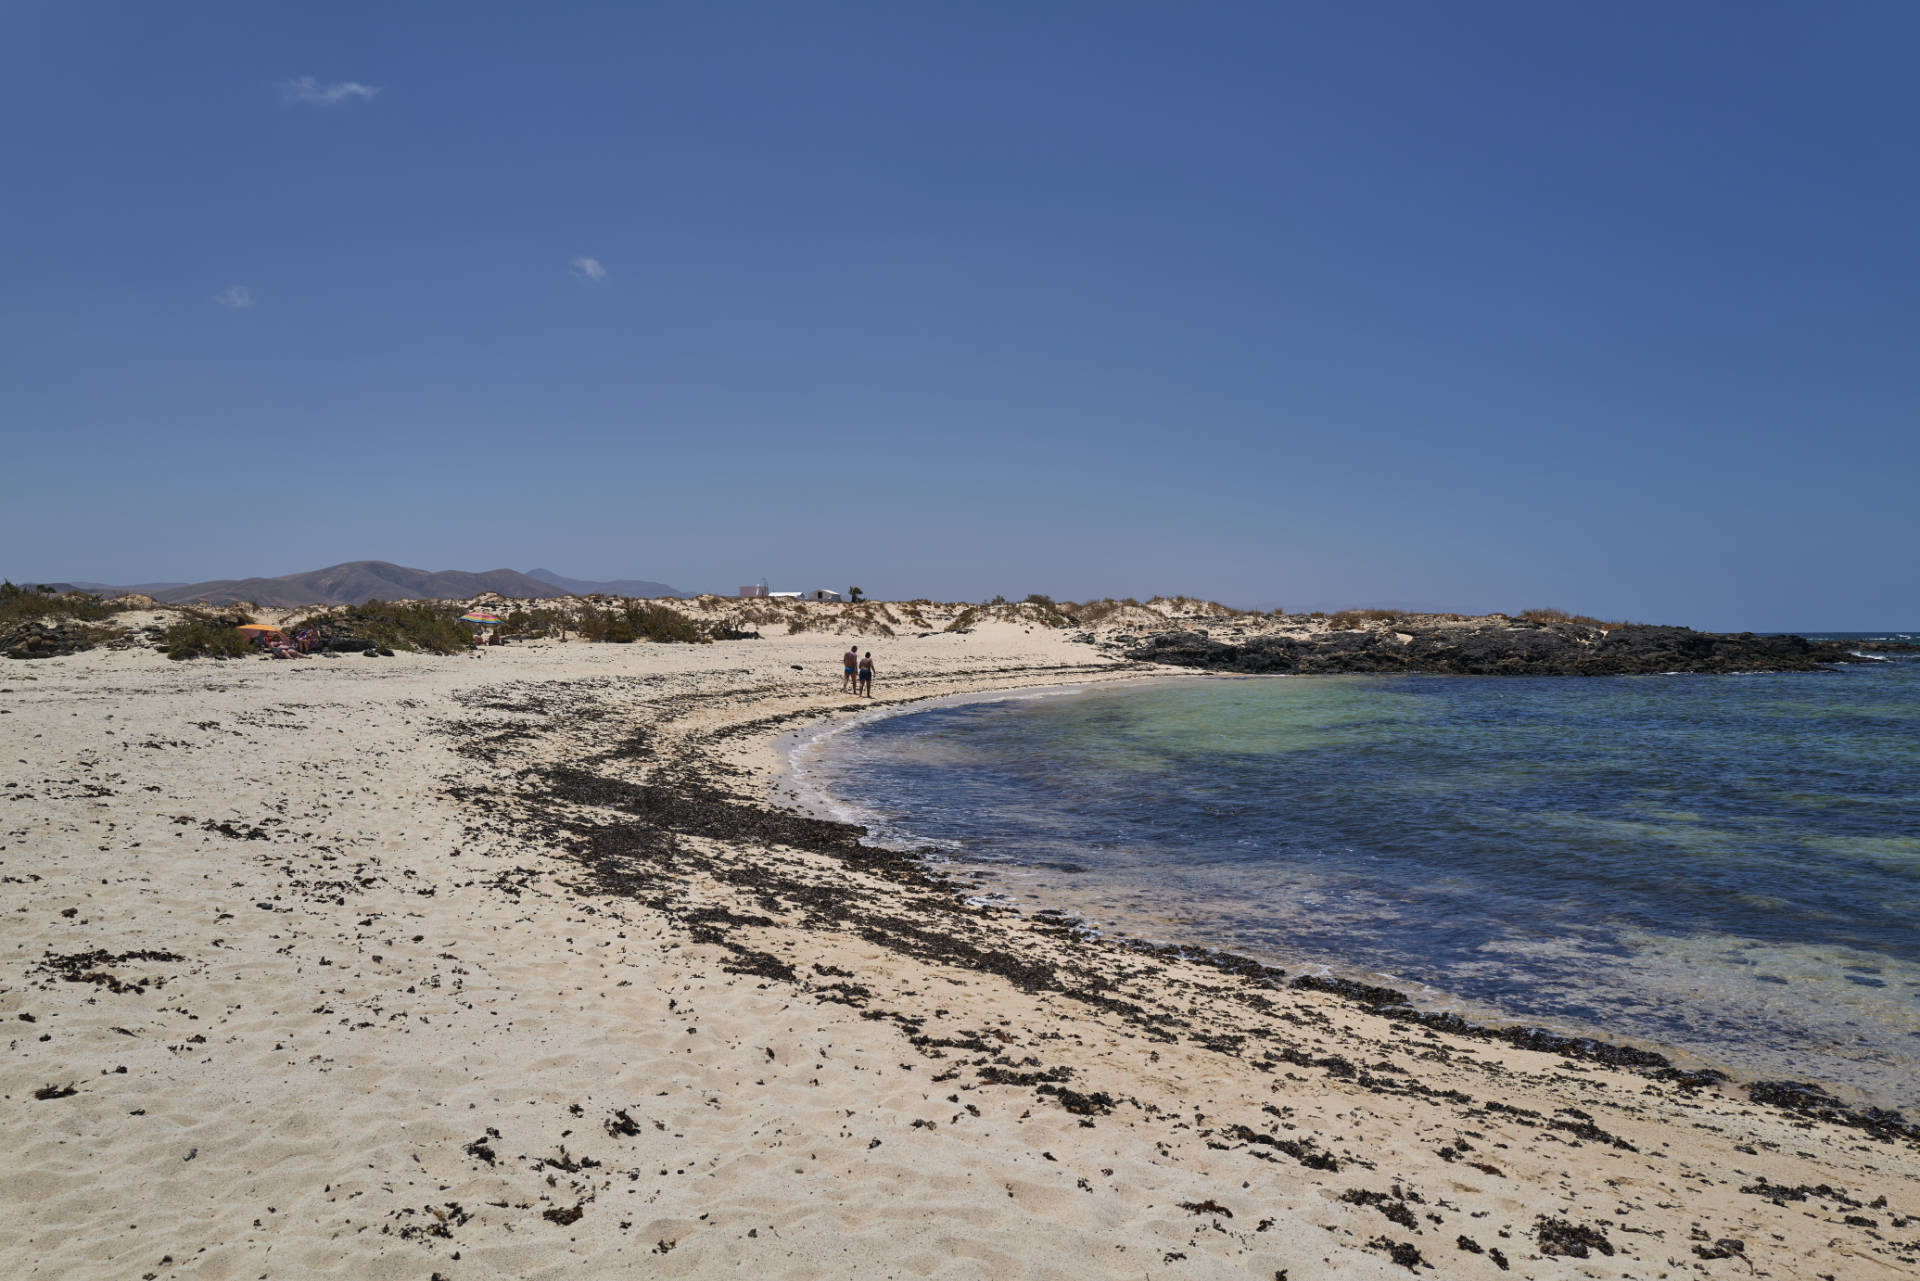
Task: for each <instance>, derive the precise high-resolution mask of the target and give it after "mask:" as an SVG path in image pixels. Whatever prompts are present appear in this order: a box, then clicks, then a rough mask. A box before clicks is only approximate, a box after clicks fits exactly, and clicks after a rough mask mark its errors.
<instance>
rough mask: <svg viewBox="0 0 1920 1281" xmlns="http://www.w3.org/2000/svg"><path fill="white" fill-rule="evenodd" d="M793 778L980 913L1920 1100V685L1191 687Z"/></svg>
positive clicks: (1850, 677) (989, 726)
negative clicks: (960, 890) (1012, 914)
mask: <svg viewBox="0 0 1920 1281" xmlns="http://www.w3.org/2000/svg"><path fill="white" fill-rule="evenodd" d="M1855 638H1856V639H1873V638H1875V637H1872V636H1868V635H1866V634H1859V635H1857V636H1856V637H1855ZM1886 638H1889V639H1899V638H1900V634H1899V633H1892V634H1886ZM1908 639H1913V638H1912V637H1909V638H1908ZM795 761H796V768H797V771H798V774H799V777H800V778H801V780H802V781H803V782H804V783H806V784H807V785H809V786H810V787H812V788H814V789H816V792H817V794H818V795H819V796H820V797H821V798H823V799H825V800H826V801H827V803H829V804H831V805H833V806H836V807H838V808H839V809H840V810H841V811H842V812H843V813H847V814H849V815H851V816H852V817H855V818H857V819H858V820H860V821H864V822H867V823H869V824H870V825H872V826H873V827H874V829H875V831H876V833H877V834H878V838H879V839H882V840H886V841H889V842H893V843H903V844H908V845H919V846H924V847H927V848H929V849H930V850H931V851H932V852H933V855H934V857H937V858H940V859H944V860H949V861H950V864H951V866H952V868H953V869H954V870H958V871H960V872H961V873H962V874H963V875H967V876H971V877H973V878H975V880H976V881H977V882H978V885H979V892H980V893H981V894H982V895H983V896H993V897H996V898H999V899H1001V900H1003V901H1009V902H1014V903H1017V904H1019V905H1021V906H1023V907H1041V906H1047V907H1055V908H1061V909H1064V910H1068V911H1071V912H1075V913H1078V914H1080V915H1081V916H1083V917H1084V918H1086V919H1087V920H1088V922H1089V923H1091V924H1093V925H1095V926H1096V927H1098V928H1101V929H1106V930H1111V931H1114V932H1118V933H1125V934H1129V935H1133V936H1136V937H1149V938H1157V939H1163V940H1169V941H1176V942H1186V943H1202V944H1207V945H1210V946H1216V947H1226V948H1231V949H1234V950H1238V951H1242V952H1246V953H1249V954H1252V955H1257V956H1260V957H1262V958H1264V959H1267V960H1269V961H1271V962H1273V963H1276V964H1279V965H1283V966H1285V967H1287V968H1289V969H1290V970H1298V969H1300V968H1303V967H1304V968H1310V969H1313V970H1315V971H1323V972H1333V973H1338V974H1347V975H1352V976H1356V977H1368V978H1374V979H1382V978H1384V979H1387V980H1390V981H1392V982H1393V983H1394V984H1395V985H1397V986H1400V987H1403V988H1405V989H1407V990H1409V991H1410V992H1413V993H1415V994H1417V995H1418V996H1419V998H1420V999H1421V1001H1422V1003H1423V1004H1425V1005H1427V1006H1429V1007H1431V1008H1446V1009H1456V1010H1460V1011H1462V1012H1465V1013H1467V1014H1469V1015H1473V1016H1478V1017H1482V1018H1490V1019H1498V1020H1503V1021H1520V1022H1531V1023H1538V1024H1542V1025H1545V1026H1551V1027H1555V1028H1560V1029H1563V1030H1570V1031H1587V1032H1604V1033H1611V1034H1614V1035H1617V1036H1621V1037H1625V1038H1628V1039H1633V1040H1638V1041H1642V1042H1646V1043H1650V1044H1655V1045H1658V1046H1661V1047H1664V1048H1667V1049H1677V1050H1680V1051H1682V1052H1683V1054H1689V1053H1690V1054H1692V1055H1694V1056H1698V1057H1699V1058H1701V1059H1704V1060H1705V1061H1707V1062H1710V1063H1713V1064H1716V1065H1719V1066H1722V1067H1726V1068H1730V1069H1732V1070H1734V1071H1736V1072H1745V1073H1750V1074H1761V1075H1767V1076H1792V1077H1797V1078H1804V1079H1814V1080H1819V1081H1824V1082H1827V1083H1829V1084H1830V1085H1833V1086H1836V1087H1838V1088H1839V1089H1840V1090H1841V1092H1843V1093H1846V1094H1850V1095H1851V1096H1853V1097H1855V1098H1858V1099H1862V1100H1866V1101H1871V1102H1875V1103H1878V1104H1881V1105H1887V1106H1898V1107H1906V1108H1909V1109H1912V1108H1914V1107H1915V1106H1916V1105H1920V1085H1917V1084H1916V1082H1920V1070H1917V1069H1920V662H1916V661H1912V660H1909V659H1896V660H1890V661H1867V662H1863V663H1860V664H1857V665H1851V666H1849V667H1847V668H1845V669H1844V670H1842V671H1838V672H1833V673H1813V674H1807V673H1793V674H1782V675H1770V676H1665V677H1612V678H1602V679H1578V678H1514V677H1509V678H1500V679H1482V678H1471V677H1392V678H1385V677H1337V676H1336V677H1277V678H1253V679H1222V678H1189V679H1174V680H1168V681H1159V682H1151V683H1142V684H1134V685H1128V686H1122V687H1108V688H1094V689H1088V690H1083V691H1074V692H1066V693H1050V694H1046V695H1041V696H1026V697H1018V698H1002V699H996V700H992V701H974V702H965V703H958V704H949V705H939V706H932V707H929V708H927V709H925V710H920V711H914V712H911V713H908V714H904V715H894V716H888V717H883V718H878V719H872V720H868V721H865V722H862V723H857V724H855V725H853V726H851V727H847V728H842V729H839V730H837V731H836V732H833V733H831V734H829V735H825V736H822V737H820V738H818V739H815V740H812V741H809V742H806V743H803V745H802V746H801V747H800V748H798V749H797V750H796V753H795Z"/></svg>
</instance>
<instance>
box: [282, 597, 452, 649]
mask: <svg viewBox="0 0 1920 1281" xmlns="http://www.w3.org/2000/svg"><path fill="white" fill-rule="evenodd" d="M462 612H463V607H462V606H459V605H441V604H436V603H432V602H426V601H409V602H394V601H384V600H371V601H368V602H367V603H366V604H364V605H349V606H347V607H346V608H345V609H342V610H330V611H328V612H326V613H324V614H314V615H312V616H311V617H308V618H303V619H301V620H300V621H299V622H297V623H294V624H292V625H291V626H290V627H288V629H287V634H288V635H289V636H291V635H293V634H294V633H295V632H300V631H304V630H306V629H307V628H309V627H315V628H319V629H320V630H321V631H323V632H325V633H329V634H338V633H341V632H345V633H348V634H349V635H352V636H354V637H356V638H358V639H360V640H364V641H366V642H368V643H369V644H371V645H375V646H378V647H379V648H382V649H406V650H415V651H422V652H425V653H428V654H457V653H459V652H460V651H462V650H464V649H466V648H468V647H469V646H470V645H472V644H473V624H471V623H463V622H461V621H460V615H461V613H462Z"/></svg>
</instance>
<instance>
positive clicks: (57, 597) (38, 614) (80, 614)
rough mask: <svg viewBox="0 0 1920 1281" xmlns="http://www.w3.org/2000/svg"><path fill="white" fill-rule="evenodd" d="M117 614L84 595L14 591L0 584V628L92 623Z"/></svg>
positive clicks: (38, 589) (7, 584)
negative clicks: (17, 624)
mask: <svg viewBox="0 0 1920 1281" xmlns="http://www.w3.org/2000/svg"><path fill="white" fill-rule="evenodd" d="M118 612H119V611H118V610H116V609H114V608H113V606H111V605H109V604H107V603H106V602H105V601H103V600H101V599H100V598H99V597H98V596H89V595H87V594H86V593H85V592H50V591H47V590H46V589H45V588H42V587H16V586H14V584H12V583H10V582H0V627H4V626H6V625H7V624H8V623H25V622H55V621H63V620H71V621H73V622H77V623H96V622H99V621H100V620H101V619H103V618H111V617H113V615H114V614H116V613H118Z"/></svg>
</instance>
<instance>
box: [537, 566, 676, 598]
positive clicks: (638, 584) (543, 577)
mask: <svg viewBox="0 0 1920 1281" xmlns="http://www.w3.org/2000/svg"><path fill="white" fill-rule="evenodd" d="M527 577H528V578H537V579H539V580H540V581H541V582H543V583H552V584H553V585H554V586H555V587H558V588H560V589H561V590H562V591H565V592H570V593H572V594H573V595H575V596H648V597H653V596H688V595H691V594H692V593H690V592H683V591H681V590H680V589H679V588H678V587H669V586H667V585H666V584H665V583H653V582H648V581H647V580H646V579H644V578H615V579H611V580H609V581H607V582H604V583H598V582H594V581H593V580H591V579H586V578H567V577H565V576H564V575H561V574H556V573H554V572H553V571H552V570H550V569H530V570H528V571H527Z"/></svg>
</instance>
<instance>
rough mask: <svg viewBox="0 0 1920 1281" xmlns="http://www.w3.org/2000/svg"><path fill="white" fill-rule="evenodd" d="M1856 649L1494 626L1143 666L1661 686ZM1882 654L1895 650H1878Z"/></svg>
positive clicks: (1260, 648)
mask: <svg viewBox="0 0 1920 1281" xmlns="http://www.w3.org/2000/svg"><path fill="white" fill-rule="evenodd" d="M1859 648H1860V646H1859V645H1857V644H1849V643H1841V642H1835V641H1810V640H1808V639H1806V638H1805V637H1803V636H1762V635H1757V634H1755V633H1753V632H1740V633H1738V634H1728V633H1720V632H1696V631H1694V630H1693V629H1691V628H1687V627H1654V626H1644V625H1638V624H1632V625H1628V626H1624V627H1615V628H1612V629H1605V628H1601V627H1596V626H1590V625H1588V624H1584V623H1573V622H1565V623H1532V622H1525V621H1520V620H1515V619H1507V618H1502V617H1494V618H1487V619H1472V620H1467V621H1464V622H1435V623H1425V622H1416V621H1414V620H1410V619H1403V620H1401V621H1400V622H1399V623H1398V624H1396V625H1395V626H1391V627H1369V628H1356V629H1352V630H1332V629H1329V630H1324V631H1318V632H1311V633H1305V634H1293V635H1256V636H1249V637H1247V638H1245V639H1236V640H1233V641H1222V640H1217V639H1215V638H1213V637H1212V636H1208V635H1205V634H1203V633H1200V632H1197V631H1177V632H1167V633H1162V634H1161V635H1158V636H1153V637H1149V638H1148V639H1147V640H1146V641H1145V642H1144V643H1142V644H1140V645H1137V646H1135V647H1133V648H1131V649H1128V650H1126V651H1125V656H1126V657H1127V658H1130V659H1133V660H1134V661H1136V662H1145V663H1162V664H1166V665H1169V666H1174V667H1191V668H1198V669H1201V670H1204V671H1216V672H1238V673H1243V674H1247V675H1270V674H1272V675H1278V674H1314V675H1334V674H1342V673H1375V674H1393V673H1410V672H1425V673H1434V674H1440V675H1449V676H1657V675H1662V674H1665V673H1670V672H1687V673H1698V674H1716V673H1718V674H1724V673H1730V672H1815V671H1824V670H1828V669H1830V668H1831V667H1832V666H1833V665H1834V664H1836V663H1852V662H1858V661H1860V659H1859V656H1858V655H1857V653H1856V652H1855V651H1856V650H1858V649H1859ZM1881 648H1888V647H1886V646H1881Z"/></svg>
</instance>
